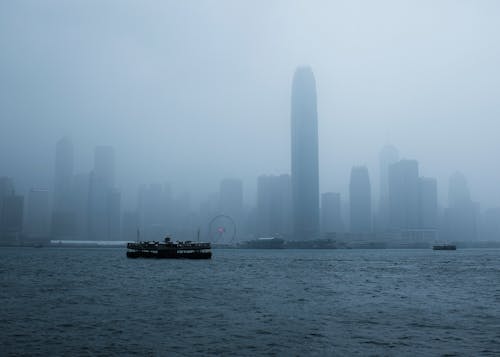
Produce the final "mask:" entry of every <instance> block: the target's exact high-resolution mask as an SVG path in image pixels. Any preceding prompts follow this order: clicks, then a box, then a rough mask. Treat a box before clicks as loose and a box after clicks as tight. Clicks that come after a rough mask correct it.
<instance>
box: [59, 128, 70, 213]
mask: <svg viewBox="0 0 500 357" xmlns="http://www.w3.org/2000/svg"><path fill="white" fill-rule="evenodd" d="M72 178H73V144H72V142H71V140H70V139H69V138H67V137H64V138H62V139H60V140H59V141H58V142H57V144H56V158H55V166H54V211H67V210H69V209H70V200H71V198H70V196H71V180H72Z"/></svg>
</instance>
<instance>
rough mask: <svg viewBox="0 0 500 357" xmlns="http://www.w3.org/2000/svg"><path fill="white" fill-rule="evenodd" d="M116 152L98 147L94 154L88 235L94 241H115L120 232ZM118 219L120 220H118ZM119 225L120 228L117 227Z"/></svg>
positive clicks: (108, 148)
mask: <svg viewBox="0 0 500 357" xmlns="http://www.w3.org/2000/svg"><path fill="white" fill-rule="evenodd" d="M114 179H115V162H114V151H113V148H112V147H110V146H98V147H96V149H95V153H94V170H93V171H92V173H91V174H90V185H89V199H88V207H89V209H88V222H89V224H88V234H89V238H90V239H93V240H113V239H114V237H115V236H116V234H115V233H114V232H119V223H117V221H118V222H119V217H120V213H118V214H117V212H115V211H116V210H117V209H118V210H119V207H118V208H117V205H118V206H119V198H118V194H117V191H115V190H114V184H115V183H114ZM116 217H118V219H116ZM117 224H118V226H117Z"/></svg>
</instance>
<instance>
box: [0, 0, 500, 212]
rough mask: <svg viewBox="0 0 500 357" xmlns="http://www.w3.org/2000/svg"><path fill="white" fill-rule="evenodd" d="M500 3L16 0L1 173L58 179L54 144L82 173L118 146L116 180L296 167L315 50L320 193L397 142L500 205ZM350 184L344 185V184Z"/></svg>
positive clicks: (0, 121) (3, 50)
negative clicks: (294, 149)
mask: <svg viewBox="0 0 500 357" xmlns="http://www.w3.org/2000/svg"><path fill="white" fill-rule="evenodd" d="M499 19H500V2H498V1H494V0H492V1H482V0H479V1H477V0H470V1H462V0H454V1H445V0H442V1H436V0H432V1H425V0H418V1H402V0H395V1H382V0H379V1H368V0H367V1H353V0H349V1H329V0H328V1H327V0H325V1H290V0H283V1H271V0H265V1H255V0H253V1H234V0H229V1H222V0H217V1H186V0H182V1H181V0H178V1H123V0H120V1H118V0H117V1H103V0H99V1H88V0H86V1H83V0H82V1H49V0H45V1H8V0H6V1H1V2H0V175H7V176H11V177H13V178H14V179H15V180H16V182H17V186H18V187H19V188H20V189H27V188H29V187H32V186H35V187H49V188H51V187H52V183H51V180H52V176H53V160H54V150H55V142H56V141H57V139H59V138H60V137H61V136H63V135H69V136H71V138H72V140H73V142H74V146H75V159H76V162H75V166H76V171H77V172H86V171H89V170H90V169H91V167H92V155H93V148H94V146H96V145H102V144H109V145H112V146H114V147H115V150H116V155H117V184H118V186H119V188H121V189H122V190H123V194H124V201H125V202H129V203H130V202H133V200H134V199H135V191H136V188H137V186H138V185H139V184H140V183H152V182H171V183H172V186H173V188H174V190H175V191H178V192H179V191H184V190H188V191H192V192H193V194H194V196H195V197H202V196H204V195H205V194H206V193H209V192H212V191H216V190H217V188H218V182H219V180H220V179H222V178H224V177H238V178H242V179H243V180H244V185H245V196H246V198H247V199H248V201H250V200H252V199H253V195H254V194H255V185H256V178H257V176H258V175H261V174H280V173H289V172H290V157H289V156H290V91H291V80H292V76H293V72H294V70H295V68H296V67H297V66H299V65H304V64H307V65H310V66H311V67H312V69H313V71H314V74H315V76H316V82H317V92H318V117H319V118H318V120H319V131H320V133H319V142H320V183H321V191H322V192H324V191H340V192H342V193H344V194H345V193H346V192H347V185H348V182H349V173H350V168H351V166H353V165H360V164H366V165H367V166H368V168H369V172H370V179H371V181H372V185H373V190H374V192H375V193H376V192H378V175H379V173H378V162H377V160H378V153H379V151H380V149H381V148H382V146H383V145H384V144H387V143H391V144H393V145H395V146H396V147H397V148H398V149H399V151H400V155H401V156H402V157H404V158H410V159H417V160H418V161H419V162H420V171H421V174H422V175H424V176H429V177H436V178H437V179H438V184H439V191H440V192H439V193H440V200H441V201H442V203H443V204H446V200H447V182H448V179H449V176H450V175H451V174H452V173H453V172H454V171H457V170H459V171H461V172H463V173H464V174H465V176H466V177H467V179H468V181H469V186H470V188H471V192H472V196H473V199H475V200H477V201H480V202H481V203H482V208H487V207H490V206H498V205H500V159H499V154H500V135H499V134H500V40H499V39H500V21H499ZM344 198H345V197H344Z"/></svg>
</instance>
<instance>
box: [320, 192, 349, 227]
mask: <svg viewBox="0 0 500 357" xmlns="http://www.w3.org/2000/svg"><path fill="white" fill-rule="evenodd" d="M341 212H342V210H341V205H340V193H335V192H325V193H323V194H322V195H321V231H322V232H323V233H332V232H336V233H343V232H344V222H343V220H342V214H341Z"/></svg>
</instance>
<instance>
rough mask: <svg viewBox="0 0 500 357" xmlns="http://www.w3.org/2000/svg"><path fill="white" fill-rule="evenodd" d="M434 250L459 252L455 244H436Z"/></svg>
mask: <svg viewBox="0 0 500 357" xmlns="http://www.w3.org/2000/svg"><path fill="white" fill-rule="evenodd" d="M432 249H433V250H457V246H456V245H455V244H435V245H433V246H432Z"/></svg>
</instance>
